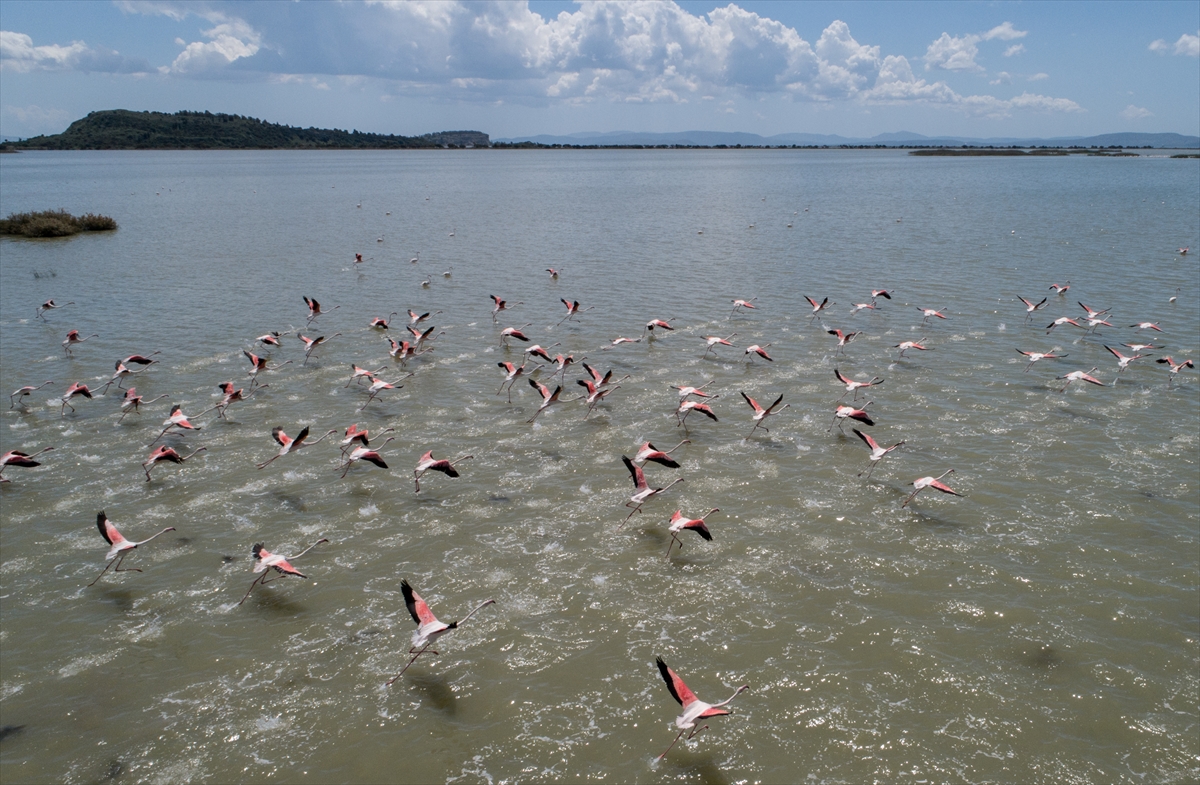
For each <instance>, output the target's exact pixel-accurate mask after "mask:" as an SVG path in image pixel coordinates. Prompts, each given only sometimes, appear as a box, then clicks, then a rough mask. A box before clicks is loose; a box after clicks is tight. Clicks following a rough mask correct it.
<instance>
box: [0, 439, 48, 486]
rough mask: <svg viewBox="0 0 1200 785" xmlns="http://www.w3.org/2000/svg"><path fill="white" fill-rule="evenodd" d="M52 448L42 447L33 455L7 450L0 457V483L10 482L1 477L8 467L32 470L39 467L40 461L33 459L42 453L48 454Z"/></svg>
mask: <svg viewBox="0 0 1200 785" xmlns="http://www.w3.org/2000/svg"><path fill="white" fill-rule="evenodd" d="M53 449H54V448H53V447H43V448H42V449H40V450H38V451H37V452H35V453H27V452H21V451H20V450H9V451H8V452H6V453H4V455H3V456H0V482H11V480H9V479H8V478H7V477H4V476H2V475H3V473H4V470H5V469H6V468H8V467H9V466H20V467H21V468H22V469H32V468H34V467H35V466H41V465H42V464H41V461H35V460H34V458H35V457H37V456H38V455H41V454H42V453H44V452H50V451H51V450H53Z"/></svg>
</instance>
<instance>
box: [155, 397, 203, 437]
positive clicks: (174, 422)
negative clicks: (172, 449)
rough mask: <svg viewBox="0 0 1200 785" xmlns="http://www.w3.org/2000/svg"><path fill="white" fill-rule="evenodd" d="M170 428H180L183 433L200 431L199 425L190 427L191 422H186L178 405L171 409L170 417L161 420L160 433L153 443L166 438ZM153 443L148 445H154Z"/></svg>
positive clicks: (181, 408)
mask: <svg viewBox="0 0 1200 785" xmlns="http://www.w3.org/2000/svg"><path fill="white" fill-rule="evenodd" d="M172 428H180V429H182V430H184V431H198V430H200V426H199V425H192V424H191V422H189V421H188V418H187V415H186V414H184V413H183V407H182V406H180V405H179V404H174V405H173V406H172V407H171V416H170V417H168V418H167V419H165V420H163V429H162V433H160V434H159V435H158V437H157V438H156V439H155V440H154V442H157V441H158V440H159V439H161V438H162V437H164V436H166V435H167V431H169V430H171V429H172ZM154 442H150V443H151V444H154Z"/></svg>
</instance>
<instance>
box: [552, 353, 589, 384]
mask: <svg viewBox="0 0 1200 785" xmlns="http://www.w3.org/2000/svg"><path fill="white" fill-rule="evenodd" d="M580 359H581V360H582V359H584V358H583V357H581V358H580ZM552 362H553V364H554V365H557V366H558V372H559V381H560V382H563V383H566V379H567V366H568V365H570V364H571V363H573V362H575V355H573V354H568V355H567V356H566V357H563V356H562V355H561V354H556V355H554V360H552Z"/></svg>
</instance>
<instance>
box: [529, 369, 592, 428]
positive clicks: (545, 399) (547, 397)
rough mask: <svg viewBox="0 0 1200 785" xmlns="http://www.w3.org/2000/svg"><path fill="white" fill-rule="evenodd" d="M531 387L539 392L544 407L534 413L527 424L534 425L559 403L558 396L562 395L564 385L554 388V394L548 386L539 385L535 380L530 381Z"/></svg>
mask: <svg viewBox="0 0 1200 785" xmlns="http://www.w3.org/2000/svg"><path fill="white" fill-rule="evenodd" d="M529 386H530V387H532V388H533V389H535V390H537V391H538V394H539V395H541V396H542V405H541V406H539V407H538V410H537V411H536V412H534V413H533V416H532V417H530V418H529V420H528V421H527V422H531V423H532V422H533V421H534V420H536V419H537V418H538V415H539V414H541V413H542V412H544V411H546V409H549V408H550V407H551V406H552V405H553V404H556V403H558V396H559V395H560V394H561V393H562V385H561V384H560V385H558V386H557V387H555V388H554V392H550V388H549V387H547V386H546V385H544V384H538V383H537V382H536V381H534V380H533V379H530V380H529ZM574 400H579V399H578V398H575V399H574Z"/></svg>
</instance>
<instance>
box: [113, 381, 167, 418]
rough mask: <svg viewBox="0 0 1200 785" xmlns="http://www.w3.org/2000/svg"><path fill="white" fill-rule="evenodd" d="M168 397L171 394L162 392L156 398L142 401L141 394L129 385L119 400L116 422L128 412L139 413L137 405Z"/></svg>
mask: <svg viewBox="0 0 1200 785" xmlns="http://www.w3.org/2000/svg"><path fill="white" fill-rule="evenodd" d="M169 397H171V396H169V395H167V394H166V393H163V394H162V395H160V396H158V397H157V398H151V399H150V400H148V401H144V400H142V396H140V395H138V394H137V388H136V387H130V388H128V389H126V390H125V397H124V398H123V399H122V400H121V416H120V417H119V418H117V422H120V421H121V420H124V419H125V415H127V414H129V413H130V412H137V413H138V414H141V413H142V412H141V410H140V409H139V408H138V407H140V406H141V405H142V404H143V403H146V404H150V403H154V402H155V401H158V400H161V399H163V398H169Z"/></svg>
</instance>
